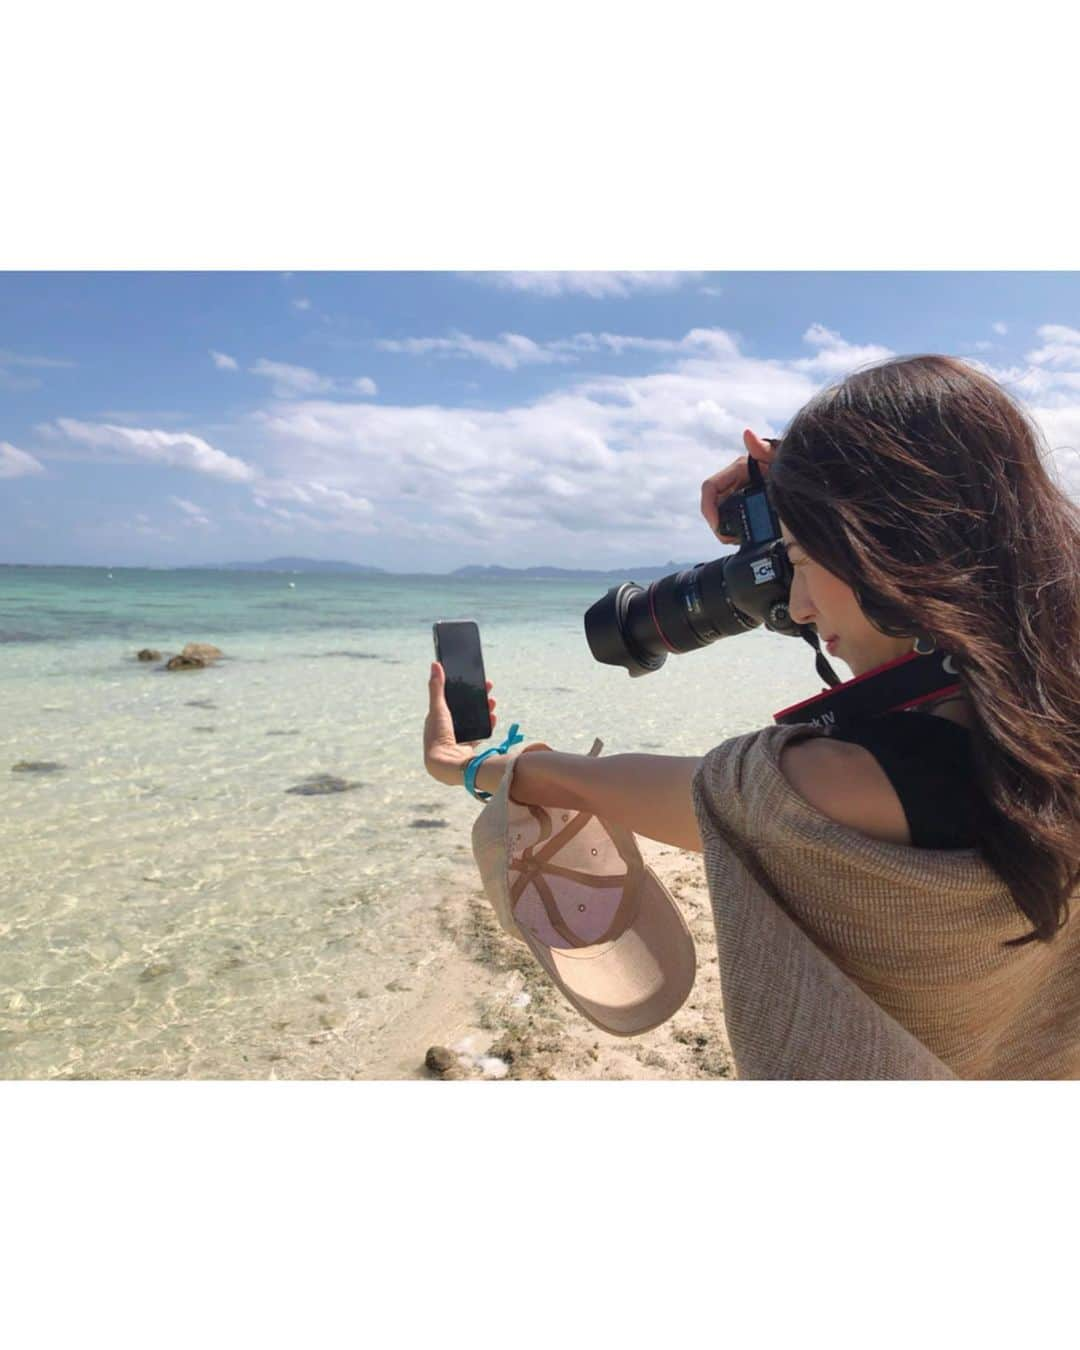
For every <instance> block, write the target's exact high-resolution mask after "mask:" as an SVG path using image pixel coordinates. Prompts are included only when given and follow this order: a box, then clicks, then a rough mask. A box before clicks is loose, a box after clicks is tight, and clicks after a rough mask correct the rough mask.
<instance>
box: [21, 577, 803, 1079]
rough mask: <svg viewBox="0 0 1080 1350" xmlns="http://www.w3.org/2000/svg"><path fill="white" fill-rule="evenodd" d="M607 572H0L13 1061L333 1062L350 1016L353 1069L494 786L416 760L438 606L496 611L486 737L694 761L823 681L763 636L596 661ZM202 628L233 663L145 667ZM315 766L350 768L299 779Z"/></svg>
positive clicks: (281, 1065)
mask: <svg viewBox="0 0 1080 1350" xmlns="http://www.w3.org/2000/svg"><path fill="white" fill-rule="evenodd" d="M290 583H292V584H291V585H290ZM605 589H606V584H605V583H602V582H601V583H596V582H588V583H584V582H579V581H531V582H514V581H506V580H497V581H493V580H487V581H476V580H473V581H468V580H460V579H451V578H432V577H415V578H397V577H378V578H366V577H354V576H346V575H343V576H311V575H294V576H285V575H282V574H277V573H232V572H201V571H200V572H189V571H182V572H161V571H140V570H133V569H113V571H112V573H111V575H110V574H109V573H108V572H107V571H106V570H105V569H91V568H14V567H0V708H2V715H0V1077H4V1078H52V1077H70V1076H94V1077H155V1078H265V1077H269V1076H279V1077H324V1076H340V1074H341V1072H342V1069H341V1062H340V1056H339V1057H338V1059H336V1060H332V1057H331V1056H330V1051H331V1050H333V1049H334V1045H335V1040H336V1038H340V1036H341V1035H342V1033H343V1032H344V1031H347V1032H348V1039H349V1045H350V1047H356V1046H360V1047H361V1048H360V1050H359V1051H358V1052H357V1051H355V1050H352V1049H351V1050H350V1055H352V1056H353V1058H352V1059H351V1060H350V1063H349V1069H350V1071H351V1072H354V1073H357V1074H359V1075H360V1076H363V1072H364V1065H365V1062H366V1059H367V1058H368V1057H370V1058H372V1059H374V1058H375V1056H376V1055H377V1052H378V1046H379V1038H380V1033H381V1032H384V1031H385V1028H386V1027H387V1026H388V1024H389V1023H390V1021H392V1020H395V1019H399V1018H402V1017H404V1018H407V1017H408V993H407V990H404V991H403V990H402V989H401V988H400V986H402V985H406V986H407V984H408V980H409V976H410V975H412V974H414V973H415V972H416V971H417V970H418V969H420V968H421V967H422V966H423V965H424V964H425V963H426V962H427V961H429V960H431V959H434V957H433V953H434V951H435V949H436V945H437V939H436V918H435V912H434V911H435V906H436V905H437V904H438V903H439V902H440V901H441V900H443V899H444V898H446V897H448V896H449V897H451V898H453V897H455V896H458V895H460V896H464V895H466V894H467V893H469V892H471V891H473V890H475V889H476V887H477V886H478V884H479V880H478V877H477V875H476V872H475V868H474V866H473V861H472V854H471V852H470V850H469V830H470V828H471V824H472V821H473V819H474V818H475V815H476V812H477V811H478V810H479V804H478V803H476V802H475V801H474V800H473V799H472V798H470V797H469V796H468V795H467V794H466V793H465V791H464V789H453V790H451V789H448V788H445V787H443V786H442V785H440V784H438V783H436V782H435V781H434V780H433V779H431V778H430V777H429V776H428V775H427V774H426V773H425V771H424V768H423V762H422V748H421V747H422V728H423V721H424V716H425V713H426V711H427V698H428V687H427V681H428V670H429V666H430V662H431V660H432V655H433V652H432V640H431V625H432V623H433V622H434V621H435V620H436V619H455V618H474V619H476V621H477V622H478V623H479V625H480V629H481V633H482V637H483V643H484V656H485V664H486V669H487V676H488V678H489V679H490V680H492V681H493V683H494V690H493V694H494V697H495V698H496V699H497V700H498V709H497V714H498V724H497V726H496V734H495V739H494V740H493V742H492V744H497V743H498V742H499V741H501V740H502V737H503V735H504V734H505V731H506V729H507V728H508V727H509V725H510V723H511V722H515V721H516V722H518V723H520V727H521V732H522V734H523V735H524V736H525V738H526V743H528V742H529V741H533V740H544V741H546V742H547V743H548V744H550V745H552V746H554V747H555V748H557V749H560V750H564V751H568V752H572V753H580V754H584V753H586V752H587V751H588V749H589V746H590V745H591V743H592V739H593V737H594V736H599V737H601V739H602V740H603V741H604V753H605V754H619V753H624V752H629V751H634V752H642V751H645V752H648V751H650V750H651V751H655V752H657V753H667V754H678V755H688V754H702V753H704V752H705V751H706V750H708V749H709V748H710V747H711V746H713V745H715V744H717V743H718V742H719V741H721V740H724V739H726V738H727V737H728V736H732V735H737V734H740V733H741V732H744V731H748V730H752V729H753V728H754V727H757V726H761V725H764V724H766V723H768V722H769V721H770V720H771V715H772V713H773V712H774V711H775V710H776V709H778V708H781V707H784V706H786V705H787V704H789V703H791V702H794V701H795V700H796V699H798V698H802V697H807V696H809V695H810V694H813V693H816V692H818V690H819V689H820V687H821V685H820V681H819V680H818V679H817V676H816V675H815V673H814V670H813V653H812V652H811V650H810V648H809V647H808V646H806V644H805V643H802V642H798V641H795V640H793V639H790V638H782V637H778V636H776V635H775V634H771V633H767V632H765V631H764V630H757V631H755V632H753V633H749V634H746V635H743V636H740V637H739V638H738V639H737V640H735V639H728V640H725V641H722V642H719V643H716V644H714V645H713V646H712V647H709V648H706V649H704V650H702V651H700V652H695V653H691V654H688V655H685V656H681V657H671V658H669V659H668V661H667V663H666V664H665V666H664V667H663V669H662V670H660V671H659V672H657V673H655V674H652V675H649V676H647V677H645V678H642V679H637V680H631V679H630V678H629V677H628V676H627V675H626V673H625V672H624V671H617V670H614V669H610V668H607V667H603V666H599V665H598V664H597V663H596V662H595V661H594V660H593V659H592V656H591V654H590V653H589V650H588V647H587V645H586V643H585V639H584V632H583V627H582V617H583V615H584V612H585V610H586V609H587V608H588V606H589V605H590V604H591V603H592V602H593V601H594V600H596V599H598V598H599V596H600V595H602V594H603V592H604V590H605ZM193 641H194V642H211V643H214V644H215V645H216V646H218V647H220V648H221V649H222V651H223V652H224V658H223V660H222V661H221V662H220V663H218V664H216V665H215V666H213V667H210V668H207V669H205V670H198V671H183V672H164V671H162V670H161V669H159V668H158V665H157V663H154V664H146V663H141V662H139V661H137V660H136V659H135V653H136V652H137V651H138V649H139V648H141V647H146V646H149V647H153V648H156V649H157V650H159V651H161V652H162V654H163V656H166V657H167V656H169V655H171V654H173V653H175V652H178V651H179V650H180V649H181V647H183V646H184V644H185V643H187V642H193ZM26 761H31V762H39V763H40V762H45V763H55V764H59V765H61V766H62V767H61V768H59V769H56V770H55V771H52V772H14V771H13V766H14V765H15V764H17V763H19V762H26ZM320 774H329V775H334V776H335V777H338V778H340V779H344V780H346V781H347V782H350V783H355V784H358V786H355V787H353V788H351V789H350V790H348V791H345V792H340V793H333V794H328V795H317V796H308V795H299V794H295V793H290V792H289V789H290V788H293V787H297V786H302V785H303V783H304V781H305V780H306V779H308V778H310V777H312V776H314V775H320ZM387 985H397V986H399V988H397V989H387ZM364 1047H367V1049H366V1050H365V1049H364ZM424 1048H426V1047H420V1048H419V1051H420V1054H421V1056H422V1053H423V1049H424ZM357 1054H358V1056H359V1058H356V1055H357ZM331 1062H333V1063H334V1064H335V1065H337V1067H336V1068H334V1069H328V1068H327V1065H328V1063H331Z"/></svg>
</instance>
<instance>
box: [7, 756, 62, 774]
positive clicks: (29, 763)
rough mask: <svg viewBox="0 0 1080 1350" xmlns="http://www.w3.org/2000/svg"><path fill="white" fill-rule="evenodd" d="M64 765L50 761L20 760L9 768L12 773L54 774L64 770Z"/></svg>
mask: <svg viewBox="0 0 1080 1350" xmlns="http://www.w3.org/2000/svg"><path fill="white" fill-rule="evenodd" d="M66 768H67V765H66V764H57V763H56V762H55V760H51V759H20V760H19V762H18V764H13V765H12V766H11V772H12V773H56V772H58V771H59V770H60V769H66Z"/></svg>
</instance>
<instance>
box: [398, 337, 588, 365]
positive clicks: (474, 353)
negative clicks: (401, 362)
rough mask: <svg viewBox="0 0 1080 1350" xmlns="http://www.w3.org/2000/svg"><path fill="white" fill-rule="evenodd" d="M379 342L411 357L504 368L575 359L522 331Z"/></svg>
mask: <svg viewBox="0 0 1080 1350" xmlns="http://www.w3.org/2000/svg"><path fill="white" fill-rule="evenodd" d="M376 345H377V346H378V347H379V348H381V350H382V351H384V352H405V353H407V354H408V355H410V356H428V355H432V354H434V355H438V356H463V357H472V358H473V359H474V360H477V361H487V362H488V364H489V365H493V366H498V367H499V368H500V369H501V370H516V369H517V368H518V367H519V366H528V365H536V364H547V363H550V362H552V361H570V360H572V359H573V358H572V357H570V356H565V355H562V354H560V353H558V352H555V351H552V350H551V349H550V348H549V347H545V346H542V345H541V344H540V343H537V342H534V341H533V340H532V338H527V337H522V336H521V334H519V333H500V334H499V336H498V337H497V338H474V337H470V336H469V335H468V333H458V332H454V333H451V334H450V336H449V337H444V338H396V339H392V338H386V339H383V340H382V341H380V342H378V343H377V344H376Z"/></svg>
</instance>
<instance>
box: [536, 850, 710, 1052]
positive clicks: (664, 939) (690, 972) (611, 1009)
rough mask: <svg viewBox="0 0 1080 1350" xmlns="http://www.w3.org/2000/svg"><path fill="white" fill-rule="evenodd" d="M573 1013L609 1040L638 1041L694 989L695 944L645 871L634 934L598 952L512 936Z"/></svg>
mask: <svg viewBox="0 0 1080 1350" xmlns="http://www.w3.org/2000/svg"><path fill="white" fill-rule="evenodd" d="M518 931H519V933H520V935H521V936H522V937H523V938H524V940H525V942H526V943H527V944H528V946H529V949H530V950H531V951H532V953H533V955H534V956H535V957H536V959H537V960H538V961H539V962H540V964H541V965H542V966H543V967H544V969H545V970H546V971H547V972H548V974H549V975H550V976H551V978H552V979H553V980H554V981H555V983H556V984H557V985H558V986H559V988H560V989H561V990H562V992H563V993H564V994H565V995H566V997H567V998H568V999H569V1000H570V1002H571V1003H572V1004H573V1005H574V1007H575V1008H577V1009H578V1010H579V1012H581V1013H582V1015H583V1016H585V1017H587V1018H588V1019H589V1021H590V1022H592V1023H593V1025H594V1026H598V1027H599V1028H600V1029H601V1031H606V1032H609V1033H610V1034H611V1035H612V1036H639V1035H641V1033H642V1032H645V1031H652V1030H653V1028H654V1027H658V1026H660V1024H661V1023H662V1022H666V1021H667V1019H668V1018H669V1017H671V1016H672V1015H673V1014H674V1013H676V1012H678V1010H679V1009H680V1008H681V1007H682V1005H683V1004H684V1003H685V1002H686V999H687V997H688V996H689V993H690V990H691V989H692V988H693V987H694V976H695V975H696V973H697V958H696V955H695V951H694V939H693V938H692V937H691V936H690V930H689V928H687V926H686V920H685V919H684V918H683V916H682V912H681V911H680V910H679V908H678V906H677V905H676V904H675V903H674V902H673V901H672V899H671V898H670V896H669V895H668V894H667V892H666V891H665V890H664V888H663V886H662V884H661V883H660V881H659V880H658V878H657V877H656V875H655V873H653V872H652V871H651V870H650V869H649V868H648V867H646V868H645V869H644V875H643V877H642V887H641V904H640V908H639V910H638V913H637V916H636V918H635V919H634V923H633V926H632V927H630V928H628V929H627V930H626V931H625V932H624V933H623V934H621V936H619V937H618V938H617V939H616V940H615V941H614V942H605V943H603V944H602V945H599V946H596V947H578V948H564V947H546V946H544V944H543V943H541V942H538V941H537V940H536V938H535V937H534V936H533V935H532V933H530V932H528V931H527V930H525V929H519V930H518Z"/></svg>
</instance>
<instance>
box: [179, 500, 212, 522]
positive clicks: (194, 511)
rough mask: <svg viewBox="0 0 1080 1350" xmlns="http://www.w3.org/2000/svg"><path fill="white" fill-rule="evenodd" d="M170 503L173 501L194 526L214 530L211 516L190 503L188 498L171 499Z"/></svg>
mask: <svg viewBox="0 0 1080 1350" xmlns="http://www.w3.org/2000/svg"><path fill="white" fill-rule="evenodd" d="M169 501H171V502H172V504H173V505H174V506H178V507H179V508H180V510H181V511H183V513H184V514H185V515H186V516H187V517H188V519H189V520H190V521H191V522H192V523H193V524H195V525H202V526H203V527H204V528H207V529H212V528H213V525H212V523H211V521H210V518H209V516H208V515H207V514H206V512H205V511H204V510H203V508H202V507H201V506H196V504H195V503H194V502H189V501H188V500H187V498H186V497H170V498H169Z"/></svg>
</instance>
